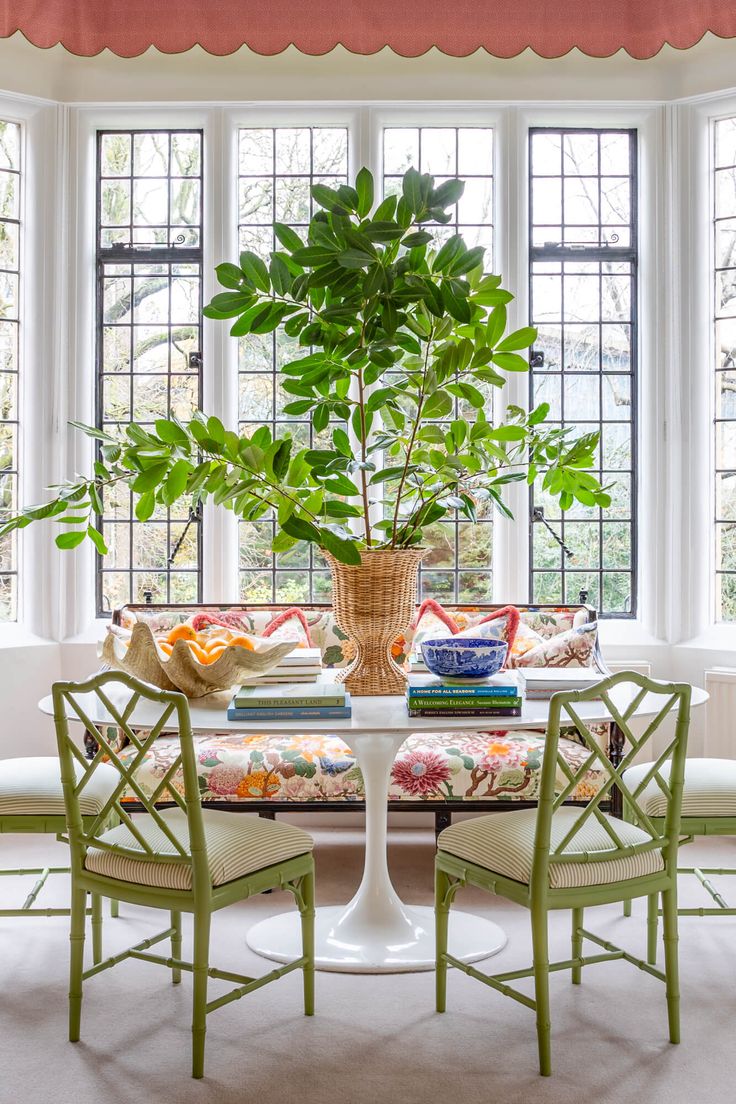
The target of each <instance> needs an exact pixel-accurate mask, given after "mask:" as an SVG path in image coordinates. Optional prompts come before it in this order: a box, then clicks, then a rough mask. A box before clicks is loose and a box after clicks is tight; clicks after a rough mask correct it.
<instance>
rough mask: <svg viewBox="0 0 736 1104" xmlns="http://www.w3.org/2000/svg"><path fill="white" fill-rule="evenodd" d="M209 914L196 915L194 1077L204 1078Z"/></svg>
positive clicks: (193, 1027)
mask: <svg viewBox="0 0 736 1104" xmlns="http://www.w3.org/2000/svg"><path fill="white" fill-rule="evenodd" d="M211 920H212V916H211V914H210V913H209V912H206V913H204V914H202V913H197V912H195V914H194V963H193V965H194V971H193V973H194V996H193V1006H192V1077H204V1041H205V1034H206V1031H207V970H208V969H209V955H210V923H211Z"/></svg>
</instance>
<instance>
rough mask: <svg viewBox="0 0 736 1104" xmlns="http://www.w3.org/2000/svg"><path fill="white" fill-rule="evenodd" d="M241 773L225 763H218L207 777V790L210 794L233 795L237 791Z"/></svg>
mask: <svg viewBox="0 0 736 1104" xmlns="http://www.w3.org/2000/svg"><path fill="white" fill-rule="evenodd" d="M242 777H243V771H242V769H241V768H240V767H230V766H228V765H227V763H218V765H217V766H216V767H213V768H212V770H211V771H210V772H209V774H208V775H207V789H208V790H209V791H210V793H215V794H221V795H222V796H225V795H227V794H234V793H237V791H238V786H239V784H240V780H241V779H242Z"/></svg>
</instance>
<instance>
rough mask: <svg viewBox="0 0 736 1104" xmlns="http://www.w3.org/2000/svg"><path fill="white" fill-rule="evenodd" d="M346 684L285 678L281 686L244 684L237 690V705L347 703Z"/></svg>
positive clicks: (306, 706) (300, 706)
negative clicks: (285, 680) (291, 680)
mask: <svg viewBox="0 0 736 1104" xmlns="http://www.w3.org/2000/svg"><path fill="white" fill-rule="evenodd" d="M345 699H346V692H345V687H344V686H342V685H340V683H335V682H314V683H312V684H311V685H309V684H308V685H305V684H304V683H303V682H283V683H281V684H280V685H277V686H252V685H243V686H241V687H240V689H239V690H238V691H236V693H235V697H234V698H233V705H234V706H235V708H236V709H273V708H277V709H279V710H281V709H285V708H286V709H318V708H320V707H322V706H332V707H333V708H337V707H338V706H344V705H345Z"/></svg>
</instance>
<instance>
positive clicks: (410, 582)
mask: <svg viewBox="0 0 736 1104" xmlns="http://www.w3.org/2000/svg"><path fill="white" fill-rule="evenodd" d="M425 552H426V549H425V548H378V549H370V548H369V549H364V550H363V551H362V552H361V554H360V555H361V562H360V563H359V564H344V563H340V562H339V561H338V560H336V559H335V558H334V556H331V555H330V554H329V553H326V555H327V559H328V561H329V564H330V572H331V574H332V602H333V606H334V610H335V620H336V621H337V624H338V625H339V626H340V628H341V629H342V631H343V632H344V633H347V635H348V637H349V638H350V640H351V641H352V642H353V644H354V645H355V648H356V654H355V658H354V659H353V662H352V663H351V664H350V666H349V667H346V668H344V669H343V670H342V671H341V672H340V673H339V675H338V677H339V678H340V679H341V681H342V682H344V683H345V685H346V687H347V689H348V690H349V691H350V693H351V694H362V695H377V694H403V693H404V691H405V690H406V675H405V674H404V672H403V671H402V669H401V668H400V667H399V665H398V664H397V663H395V662H394V660H393V659H392V657H391V645H392V644H393V642H394V640H395V639H396V637H397V635H398V634H399V633H400V632H401V631H402V630H403V629H406V628H407V627H408V625H409V623H410V622H411V619H412V617H413V616H414V610H415V607H416V601H417V570H418V568H419V564H420V562H421V560H422V557H423V556H424V554H425Z"/></svg>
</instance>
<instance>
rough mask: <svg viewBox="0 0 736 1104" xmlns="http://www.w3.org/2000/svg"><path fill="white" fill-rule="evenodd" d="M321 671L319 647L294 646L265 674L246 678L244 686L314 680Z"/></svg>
mask: <svg viewBox="0 0 736 1104" xmlns="http://www.w3.org/2000/svg"><path fill="white" fill-rule="evenodd" d="M321 672H322V653H321V652H320V650H319V648H295V649H294V651H293V652H289V653H288V655H285V656H282V657H281V659H280V660H279V662H278V664H277V665H276V667H273V668H272V669H271V670H270V671H268V672H267V673H266V674H265V675H254V676H253V678H250V679H246V681H245V682H244V683H243V685H244V686H264V685H265V686H269V685H275V684H282V683H292V682H316V681H317V679H318V678H319V676H320V674H321Z"/></svg>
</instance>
